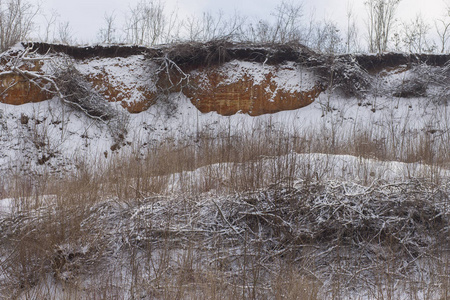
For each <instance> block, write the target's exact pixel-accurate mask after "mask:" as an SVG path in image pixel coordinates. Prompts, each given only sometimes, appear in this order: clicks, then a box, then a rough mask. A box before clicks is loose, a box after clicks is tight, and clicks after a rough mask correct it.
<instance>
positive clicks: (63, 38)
mask: <svg viewBox="0 0 450 300" xmlns="http://www.w3.org/2000/svg"><path fill="white" fill-rule="evenodd" d="M58 41H59V42H60V43H63V44H66V45H71V44H73V43H75V40H74V39H73V34H72V28H71V27H70V23H69V22H68V21H66V22H59V24H58Z"/></svg>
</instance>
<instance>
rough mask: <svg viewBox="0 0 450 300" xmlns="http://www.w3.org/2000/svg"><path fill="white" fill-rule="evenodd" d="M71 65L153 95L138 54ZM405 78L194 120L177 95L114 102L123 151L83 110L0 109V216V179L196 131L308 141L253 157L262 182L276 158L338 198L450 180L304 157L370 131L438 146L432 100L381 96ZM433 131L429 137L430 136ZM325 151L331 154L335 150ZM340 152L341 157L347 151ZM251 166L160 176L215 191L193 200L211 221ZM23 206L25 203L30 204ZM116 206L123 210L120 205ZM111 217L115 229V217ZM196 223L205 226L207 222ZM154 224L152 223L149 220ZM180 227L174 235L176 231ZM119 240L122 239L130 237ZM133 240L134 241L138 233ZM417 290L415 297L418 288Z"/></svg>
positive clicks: (375, 164)
mask: <svg viewBox="0 0 450 300" xmlns="http://www.w3.org/2000/svg"><path fill="white" fill-rule="evenodd" d="M74 63H75V66H76V68H77V69H78V70H79V71H80V72H81V73H82V74H84V75H86V76H93V77H95V76H106V78H107V80H108V82H109V83H110V84H111V85H113V86H114V87H117V88H122V89H123V92H124V93H125V92H130V94H129V95H131V96H130V97H129V98H128V99H127V101H129V102H133V101H139V100H140V99H142V98H141V97H142V93H141V92H140V91H138V89H141V88H144V87H145V88H147V89H148V90H150V91H154V90H155V89H156V87H155V85H154V81H152V76H153V75H154V72H155V71H156V65H153V64H151V63H149V62H147V61H146V60H145V58H144V57H143V56H142V55H137V56H131V57H128V58H101V59H91V60H85V61H75V62H74ZM219 72H221V74H222V75H223V76H224V77H225V78H227V79H226V81H224V82H223V84H226V83H231V82H236V81H239V80H242V79H244V78H246V77H248V78H251V79H253V81H254V84H260V83H261V82H262V81H264V80H266V78H267V76H268V75H269V74H272V75H273V76H271V77H270V80H271V81H272V82H273V83H274V84H275V86H276V87H277V89H284V90H286V91H290V92H296V91H304V90H308V89H311V88H312V87H313V86H314V85H315V83H316V78H315V77H314V75H313V73H312V72H311V71H309V70H306V69H304V68H302V67H301V66H299V65H297V64H295V63H292V62H289V63H286V64H284V65H281V66H270V65H264V64H259V63H253V62H241V61H231V62H229V63H226V64H224V65H222V66H221V67H219ZM193 74H194V75H196V76H203V77H204V78H205V80H204V84H205V86H207V85H209V84H210V83H209V82H208V80H206V77H205V76H206V75H205V74H204V73H198V72H197V71H194V72H193ZM413 75H414V74H412V71H411V70H406V71H404V70H402V72H400V71H399V70H394V71H389V72H385V74H382V76H381V75H380V76H378V77H376V78H374V85H375V86H377V87H378V90H377V93H375V94H373V95H372V94H371V95H369V96H367V97H366V98H365V99H356V98H344V97H341V96H339V94H338V93H335V92H324V93H322V94H321V95H320V96H319V97H318V99H316V101H315V102H313V103H312V104H311V105H309V106H307V107H304V108H301V109H297V110H291V111H282V112H278V113H274V114H267V115H262V116H258V117H252V116H249V115H247V114H242V113H238V114H235V115H232V116H227V117H224V116H221V115H219V114H217V113H215V112H210V113H206V114H202V113H200V112H199V111H198V110H197V108H196V107H195V106H194V105H193V104H192V103H191V101H190V99H188V98H186V97H185V96H184V95H183V94H180V93H173V94H171V95H169V97H168V99H167V101H168V103H170V104H173V105H167V102H157V103H156V104H155V105H153V106H151V107H150V108H149V109H148V110H146V111H144V112H141V113H139V114H129V113H128V112H126V111H125V110H124V109H122V108H121V106H120V104H119V103H115V104H114V105H115V106H116V108H117V109H119V110H122V111H123V113H124V114H125V115H126V116H128V117H129V120H128V121H124V124H123V125H124V126H126V128H127V130H128V135H127V136H126V137H125V140H124V144H123V145H122V147H121V148H120V149H118V150H115V151H113V150H112V148H111V146H113V145H114V143H116V140H114V138H113V137H112V136H111V134H110V132H109V131H108V128H107V126H105V124H102V123H99V122H97V121H95V120H92V119H89V118H88V117H86V115H84V114H83V113H82V112H80V111H77V110H75V109H72V108H70V107H67V106H64V105H62V104H61V102H60V101H59V100H58V99H56V98H54V99H51V100H49V101H45V102H41V103H28V104H24V105H20V106H11V105H6V104H2V103H0V149H2V151H1V152H0V175H1V177H0V218H4V217H5V216H7V215H9V214H11V213H12V212H13V211H14V209H15V207H14V204H15V203H16V199H12V198H3V199H2V198H1V197H2V194H1V193H2V189H1V188H2V186H1V185H2V184H3V185H5V184H6V181H5V182H3V181H2V177H4V178H12V176H15V175H20V176H26V177H30V178H33V179H34V178H36V177H37V176H39V174H48V173H50V174H51V175H55V176H57V175H58V174H60V175H61V174H62V175H64V174H70V173H72V172H75V171H76V170H77V167H78V164H79V162H83V163H86V164H88V165H90V166H96V165H98V166H102V165H105V164H106V163H107V162H109V161H110V160H111V159H113V158H115V157H121V156H122V155H123V156H127V155H129V154H131V153H136V152H140V153H141V154H142V155H143V156H144V155H148V153H149V149H151V147H153V146H158V145H159V144H161V143H163V142H165V141H168V140H171V141H173V142H174V144H176V142H177V141H179V142H180V143H181V142H182V143H183V144H186V145H187V146H189V147H201V145H199V144H198V143H197V142H196V137H197V136H198V135H199V134H205V135H208V136H211V137H220V136H222V135H223V134H224V133H226V134H229V135H231V136H235V135H240V136H243V137H246V136H251V135H252V134H254V133H255V132H256V133H260V132H265V131H268V132H270V133H272V135H269V136H270V137H274V136H276V135H277V134H279V135H280V136H282V135H287V136H300V137H302V138H305V139H307V142H306V143H305V144H306V146H305V148H304V149H296V150H295V151H294V150H291V151H290V152H288V153H286V154H283V155H279V156H260V157H258V163H260V166H261V167H262V168H263V169H264V173H265V174H264V176H263V177H264V179H263V180H267V185H271V184H277V182H273V181H270V180H271V178H274V177H276V176H274V174H276V173H277V171H279V166H280V162H282V163H288V164H290V165H292V166H293V172H292V174H290V175H291V176H293V177H294V184H293V186H294V187H298V186H301V185H302V184H303V182H304V181H305V180H307V179H308V178H313V180H315V179H320V180H323V181H332V180H337V181H339V182H347V183H348V184H347V185H346V187H347V188H349V186H350V188H349V189H348V190H347V191H346V196H352V193H356V192H359V190H357V189H361V188H363V187H367V186H369V187H370V186H371V185H374V184H376V183H377V182H394V181H397V182H398V181H407V180H408V179H411V178H422V177H428V176H429V175H430V174H433V175H437V176H439V177H440V178H450V170H449V169H448V166H446V165H439V166H436V165H429V164H426V163H424V162H422V161H420V160H417V161H413V162H402V161H400V159H398V160H395V158H393V159H392V160H380V159H377V158H376V156H373V157H371V155H370V154H368V155H366V156H364V157H362V156H356V155H349V154H329V153H317V152H311V151H309V149H308V147H307V146H308V142H310V143H311V142H312V140H316V141H321V140H323V143H324V144H329V145H331V144H332V141H331V140H332V138H336V139H338V140H346V141H347V140H348V141H350V142H352V141H355V142H356V140H357V139H358V138H359V135H364V134H367V133H370V136H369V137H368V140H369V141H370V142H372V143H373V144H371V145H377V144H381V145H385V144H389V145H396V144H395V143H398V142H399V141H398V140H395V139H396V138H399V137H402V136H407V137H413V138H414V137H417V138H419V137H427V138H429V139H432V140H433V141H434V142H435V143H436V144H438V143H439V142H440V140H441V137H442V136H443V135H444V134H447V129H448V126H449V125H450V115H449V114H448V108H447V106H444V105H442V104H439V103H436V102H434V101H432V100H433V99H430V98H424V97H415V98H409V99H403V98H395V97H393V96H391V95H390V94H389V91H392V90H393V89H395V88H396V87H398V86H399V84H401V83H402V82H404V81H405V79H407V78H409V77H410V76H413ZM433 89H435V90H433ZM438 91H439V88H437V87H431V88H430V93H432V94H436V93H437V92H438ZM272 92H274V91H272ZM268 100H269V101H270V99H268ZM22 116H27V117H28V118H29V120H28V122H27V123H23V122H21V117H22ZM434 131H435V132H436V133H428V132H434ZM271 142H272V141H271V140H270V139H268V140H264V143H265V144H267V146H270V145H271ZM330 147H331V146H330ZM331 150H333V151H334V152H336V153H339V150H340V149H331ZM372 150H375V149H372ZM333 151H329V152H333ZM342 152H344V153H345V151H342ZM45 157H49V159H48V161H46V162H44V163H43V164H40V163H39V160H40V159H42V158H45ZM399 157H400V155H399ZM254 163H256V162H254V161H251V160H249V161H244V162H221V163H215V164H211V165H206V166H201V167H197V168H196V169H194V170H185V171H182V172H179V173H173V174H168V175H165V176H166V177H167V178H166V179H167V182H168V184H167V190H166V191H164V192H166V194H169V195H182V194H183V192H184V191H183V189H184V188H185V185H186V184H185V182H199V183H201V182H202V180H205V178H208V179H209V180H211V181H212V182H214V184H215V185H213V184H212V185H211V186H210V187H209V189H208V190H207V191H206V192H205V193H204V194H203V195H202V197H203V198H201V199H200V200H198V201H199V202H195V203H193V204H194V205H198V206H202V205H203V206H202V207H201V209H202V210H201V211H200V215H201V216H202V217H204V218H213V216H218V213H217V211H215V213H214V214H213V213H212V211H213V209H212V208H214V209H215V206H217V207H219V206H220V205H223V203H224V201H225V200H224V199H225V198H220V197H222V196H223V195H221V194H220V193H221V191H220V189H221V188H223V187H226V186H227V184H228V182H227V180H228V178H230V177H231V175H236V174H237V173H238V172H242V173H245V172H247V171H248V170H249V169H251V167H252V164H254ZM354 182H357V183H361V184H363V185H361V186H356V187H355V190H352V189H351V183H354ZM181 198H182V197H181ZM22 200H24V201H25V202H26V200H28V199H22ZM172 200H173V199H172ZM319 200H320V199H318V201H319ZM54 201H55V197H54V196H52V195H46V196H44V197H43V198H41V199H40V203H42V204H43V205H45V206H48V207H51V206H52V203H54ZM158 201H159V200H158ZM158 201H155V202H151V203H150V204H148V203H147V204H143V205H142V206H140V207H137V208H136V210H135V211H132V213H131V214H130V215H129V216H127V220H126V221H127V222H137V220H139V219H140V214H150V213H152V214H154V215H157V214H163V209H162V208H161V207H163V204H162V201H166V199H161V201H159V202H158ZM167 201H169V200H167ZM201 201H202V202H201ZM111 202H114V201H111ZM114 203H115V205H118V206H119V205H121V204H118V202H114ZM205 203H206V204H207V205H206V204H205ZM344 204H345V203H344ZM127 205H128V204H127ZM127 205H125V204H124V205H123V206H127ZM158 205H161V207H158ZM442 205H444V204H442ZM122 209H124V208H123V207H119V208H117V210H119V211H121V210H122ZM447 210H448V208H447ZM112 221H113V222H112V223H114V222H115V221H116V220H112ZM204 221H205V224H206V223H207V221H209V220H204ZM222 221H223V220H222ZM113 225H114V226H116V227H113V228H114V230H119V229H117V228H129V227H127V226H122V225H123V224H122V223H121V224H115V223H114V224H113ZM134 225H136V224H133V226H134ZM154 226H159V225H158V224H156V223H155V225H154ZM161 226H162V225H161ZM130 227H132V226H130ZM180 228H181V227H174V228H172V229H174V230H180ZM233 228H234V227H233ZM181 229H183V228H181ZM109 233H110V234H115V233H116V232H114V231H111V232H109ZM124 236H127V237H128V235H124ZM134 238H135V239H136V240H139V239H140V236H135V237H134ZM60 247H61V250H64V251H66V252H70V251H73V249H74V245H71V244H62V245H60ZM75 249H76V251H78V252H80V253H86V252H88V248H86V246H83V245H82V246H79V249H78V248H76V247H75ZM319 250H320V251H322V250H321V249H319ZM155 251H157V250H155ZM324 251H328V249H327V250H324ZM155 255H156V254H155ZM66 275H67V276H69V275H68V274H61V276H63V277H64V276H66ZM124 277H126V275H124ZM418 293H419V294H418V295H419V296H420V292H418ZM395 297H396V298H398V299H408V298H409V297H408V294H406V293H405V292H404V290H403V289H399V291H398V293H397V294H396V295H395ZM355 298H359V299H371V297H370V296H369V295H368V294H367V295H365V294H364V293H362V292H361V291H358V294H357V295H356V296H355Z"/></svg>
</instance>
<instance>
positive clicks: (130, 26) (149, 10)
mask: <svg viewBox="0 0 450 300" xmlns="http://www.w3.org/2000/svg"><path fill="white" fill-rule="evenodd" d="M127 19H128V21H127V27H126V34H127V41H128V42H130V43H133V44H138V45H147V46H151V45H155V44H157V43H160V42H162V41H163V37H164V30H165V25H166V18H165V15H164V5H163V4H162V3H161V2H159V1H158V2H156V1H153V0H142V1H140V2H139V3H137V4H136V6H134V7H131V8H130V15H129V16H128V17H127Z"/></svg>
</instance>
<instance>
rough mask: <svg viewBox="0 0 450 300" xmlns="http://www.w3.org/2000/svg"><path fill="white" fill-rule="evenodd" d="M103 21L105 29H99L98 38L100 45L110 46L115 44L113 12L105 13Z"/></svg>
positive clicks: (114, 18)
mask: <svg viewBox="0 0 450 300" xmlns="http://www.w3.org/2000/svg"><path fill="white" fill-rule="evenodd" d="M103 20H104V21H105V27H104V28H101V29H100V31H99V33H98V36H99V38H100V41H101V42H102V43H107V44H112V43H115V42H117V36H116V31H117V29H116V27H115V21H116V16H115V14H114V12H112V13H110V14H107V13H105V14H104V15H103Z"/></svg>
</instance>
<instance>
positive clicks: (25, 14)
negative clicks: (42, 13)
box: [0, 0, 39, 51]
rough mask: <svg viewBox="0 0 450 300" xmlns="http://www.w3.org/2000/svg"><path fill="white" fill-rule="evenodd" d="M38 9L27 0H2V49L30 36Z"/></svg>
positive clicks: (0, 19) (0, 49) (0, 37)
mask: <svg viewBox="0 0 450 300" xmlns="http://www.w3.org/2000/svg"><path fill="white" fill-rule="evenodd" d="M38 11H39V7H36V6H34V5H33V4H31V3H29V2H27V1H26V0H7V1H2V0H0V51H4V50H6V49H8V48H9V47H11V46H12V45H14V44H16V43H18V42H20V41H21V40H24V39H26V38H27V37H28V35H29V34H30V33H31V32H32V30H33V20H34V18H35V17H36V15H37V13H38Z"/></svg>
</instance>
